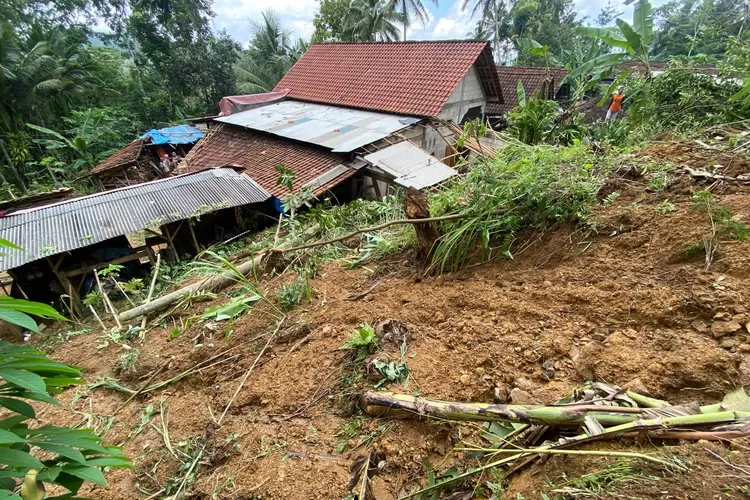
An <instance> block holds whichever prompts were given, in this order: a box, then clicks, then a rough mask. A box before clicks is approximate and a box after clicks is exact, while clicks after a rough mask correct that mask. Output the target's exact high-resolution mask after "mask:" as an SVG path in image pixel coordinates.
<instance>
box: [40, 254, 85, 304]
mask: <svg viewBox="0 0 750 500" xmlns="http://www.w3.org/2000/svg"><path fill="white" fill-rule="evenodd" d="M46 260H47V264H49V267H50V269H52V272H53V273H54V274H55V277H56V278H57V281H58V282H59V283H60V286H61V287H62V289H63V290H67V293H68V297H69V298H70V313H71V314H73V315H74V316H77V317H79V318H80V317H83V309H82V307H83V304H82V303H81V296H80V295H78V290H76V288H75V287H74V286H73V283H71V282H70V280H69V279H68V277H67V276H66V275H65V273H64V272H62V271H60V270H59V269H58V267H59V265H60V263H61V262H62V259H58V262H57V263H54V262H52V259H51V258H49V257H47V258H46Z"/></svg>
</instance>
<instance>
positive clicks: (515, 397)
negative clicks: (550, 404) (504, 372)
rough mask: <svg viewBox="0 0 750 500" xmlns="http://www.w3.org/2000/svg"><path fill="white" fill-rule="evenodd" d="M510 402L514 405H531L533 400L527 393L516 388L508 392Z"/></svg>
mask: <svg viewBox="0 0 750 500" xmlns="http://www.w3.org/2000/svg"><path fill="white" fill-rule="evenodd" d="M510 400H511V401H512V402H513V404H516V405H533V404H534V398H533V397H532V396H531V394H529V393H528V392H526V391H524V390H523V389H519V388H518V387H514V388H513V390H511V391H510Z"/></svg>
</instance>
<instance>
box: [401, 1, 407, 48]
mask: <svg viewBox="0 0 750 500" xmlns="http://www.w3.org/2000/svg"><path fill="white" fill-rule="evenodd" d="M402 2H403V4H404V41H406V0H402Z"/></svg>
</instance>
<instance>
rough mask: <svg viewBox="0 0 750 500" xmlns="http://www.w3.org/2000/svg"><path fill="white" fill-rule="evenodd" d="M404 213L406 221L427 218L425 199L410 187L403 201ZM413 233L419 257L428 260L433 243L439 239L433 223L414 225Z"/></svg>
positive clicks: (427, 209) (428, 214) (427, 211)
mask: <svg viewBox="0 0 750 500" xmlns="http://www.w3.org/2000/svg"><path fill="white" fill-rule="evenodd" d="M404 213H405V214H406V218H407V219H427V218H429V217H430V209H429V207H428V206H427V197H426V196H425V195H424V193H422V192H421V191H418V190H417V189H414V188H413V187H410V188H409V190H408V191H407V192H406V199H405V200H404ZM414 231H416V233H417V240H418V241H419V248H420V254H421V256H422V257H424V258H428V257H429V256H430V254H431V253H432V248H433V246H434V245H435V242H436V241H437V239H438V238H439V237H440V233H439V232H438V230H437V227H436V226H435V223H434V222H428V223H424V224H414Z"/></svg>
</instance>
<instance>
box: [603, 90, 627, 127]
mask: <svg viewBox="0 0 750 500" xmlns="http://www.w3.org/2000/svg"><path fill="white" fill-rule="evenodd" d="M624 100H625V94H623V93H622V87H617V90H615V93H614V94H612V97H611V98H610V100H609V104H608V106H607V117H606V118H605V119H604V121H610V120H615V119H617V117H618V116H619V114H620V112H621V111H622V101H624Z"/></svg>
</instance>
